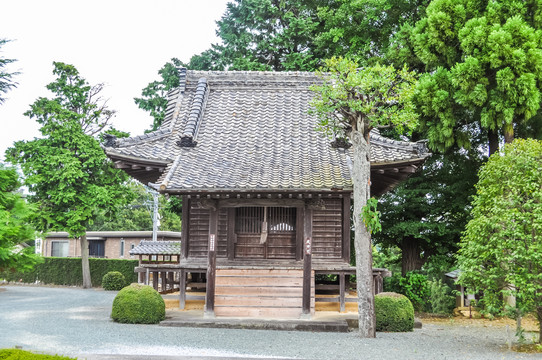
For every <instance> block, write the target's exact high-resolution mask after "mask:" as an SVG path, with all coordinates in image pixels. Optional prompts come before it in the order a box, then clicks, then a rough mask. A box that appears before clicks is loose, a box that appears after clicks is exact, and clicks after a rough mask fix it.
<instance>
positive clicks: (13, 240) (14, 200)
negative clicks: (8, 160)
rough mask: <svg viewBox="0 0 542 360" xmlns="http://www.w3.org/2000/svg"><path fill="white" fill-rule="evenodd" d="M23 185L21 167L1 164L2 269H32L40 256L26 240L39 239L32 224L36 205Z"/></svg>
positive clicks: (0, 262)
mask: <svg viewBox="0 0 542 360" xmlns="http://www.w3.org/2000/svg"><path fill="white" fill-rule="evenodd" d="M20 186H21V184H20V182H19V176H18V175H17V171H16V170H15V169H14V168H8V167H5V166H4V165H3V164H0V272H1V271H5V270H12V271H15V270H17V271H25V270H30V269H31V268H32V267H33V266H34V265H35V264H36V263H37V262H38V261H39V260H40V258H39V257H38V256H37V255H36V254H34V247H33V246H28V244H26V243H28V242H32V241H34V240H35V239H36V231H35V230H34V228H33V227H32V226H31V225H30V223H31V220H32V216H33V215H34V209H33V208H32V207H31V206H30V205H28V204H27V203H26V201H25V200H24V199H23V197H22V194H21V193H20V192H19V191H18V189H19V187H20Z"/></svg>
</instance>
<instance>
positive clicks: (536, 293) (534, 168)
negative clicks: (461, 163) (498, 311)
mask: <svg viewBox="0 0 542 360" xmlns="http://www.w3.org/2000/svg"><path fill="white" fill-rule="evenodd" d="M476 190H477V193H476V196H475V198H474V201H473V210H472V220H470V221H469V223H468V224H467V227H466V231H465V234H464V236H463V238H462V240H461V244H460V245H461V249H460V250H459V256H458V259H459V267H460V269H461V270H462V271H463V273H462V274H461V276H460V281H461V282H462V283H463V284H465V285H466V286H468V287H471V288H472V289H473V290H475V291H478V290H481V291H484V294H485V296H484V301H486V303H487V304H489V305H490V306H493V308H496V307H498V306H499V299H500V296H499V295H501V294H503V295H510V294H512V295H515V296H516V297H517V299H518V303H519V304H520V306H522V307H523V308H524V310H525V309H527V310H528V309H533V308H536V309H537V312H538V315H539V320H542V318H540V316H542V275H541V274H542V142H541V141H537V140H532V139H529V140H522V139H516V140H514V142H513V143H512V144H509V145H506V146H505V147H504V151H503V153H502V154H499V153H496V154H494V155H492V156H491V157H490V159H489V161H488V162H487V164H486V165H485V166H484V167H483V168H482V170H481V171H480V180H479V182H478V185H477V186H476ZM509 284H512V285H513V286H512V287H510V286H508V285H509ZM491 294H494V296H491Z"/></svg>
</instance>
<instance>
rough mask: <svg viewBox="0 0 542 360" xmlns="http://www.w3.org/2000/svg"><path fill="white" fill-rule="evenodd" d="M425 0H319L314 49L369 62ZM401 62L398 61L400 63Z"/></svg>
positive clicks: (383, 50)
mask: <svg viewBox="0 0 542 360" xmlns="http://www.w3.org/2000/svg"><path fill="white" fill-rule="evenodd" d="M428 3H429V0H415V1H413V0H365V1H351V0H339V1H322V4H321V5H318V19H319V20H320V21H321V23H322V26H323V29H322V31H320V32H319V33H318V34H317V35H316V41H315V42H316V44H317V46H318V49H321V51H322V52H324V53H326V57H330V56H348V57H350V58H355V59H359V61H360V62H362V63H363V64H364V65H370V64H371V63H374V62H375V61H380V59H381V58H382V57H383V56H385V55H386V54H387V53H388V51H389V48H390V46H392V43H390V41H391V40H392V35H393V34H395V33H397V32H398V31H399V29H400V27H401V26H402V25H406V24H414V23H415V22H416V21H418V20H419V19H420V16H422V15H424V13H425V7H426V6H427V4H428ZM401 64H402V63H401Z"/></svg>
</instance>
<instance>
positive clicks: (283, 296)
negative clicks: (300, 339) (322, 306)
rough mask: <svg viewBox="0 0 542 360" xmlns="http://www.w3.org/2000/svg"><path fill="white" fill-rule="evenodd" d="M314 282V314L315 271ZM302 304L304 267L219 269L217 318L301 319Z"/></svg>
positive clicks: (312, 288) (312, 307)
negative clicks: (301, 268) (300, 268)
mask: <svg viewBox="0 0 542 360" xmlns="http://www.w3.org/2000/svg"><path fill="white" fill-rule="evenodd" d="M311 284H312V286H311V313H314V302H315V301H314V272H313V273H312V279H311ZM302 303H303V270H297V269H217V270H216V287H215V316H217V317H219V316H223V317H262V318H299V317H300V316H301V314H302V310H303V309H302Z"/></svg>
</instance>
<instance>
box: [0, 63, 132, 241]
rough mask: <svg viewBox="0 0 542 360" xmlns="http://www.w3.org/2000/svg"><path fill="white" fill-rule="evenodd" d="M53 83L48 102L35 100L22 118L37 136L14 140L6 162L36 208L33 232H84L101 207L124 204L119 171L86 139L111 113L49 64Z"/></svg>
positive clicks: (68, 72) (70, 71) (70, 70)
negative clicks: (17, 171) (18, 172)
mask: <svg viewBox="0 0 542 360" xmlns="http://www.w3.org/2000/svg"><path fill="white" fill-rule="evenodd" d="M53 73H54V74H55V75H57V79H56V80H55V81H54V82H52V83H50V84H49V85H48V86H47V88H48V89H49V90H51V91H52V92H53V94H54V98H52V99H48V98H43V97H42V98H39V99H38V100H36V101H35V102H34V103H33V104H32V105H31V106H30V110H29V111H27V112H26V113H25V115H27V116H29V117H30V118H33V119H36V121H37V122H38V123H39V124H40V125H41V128H40V132H41V134H42V137H41V138H36V139H34V140H31V141H17V142H16V143H15V144H14V147H12V148H10V149H8V150H7V152H6V158H7V159H8V160H9V161H11V162H12V163H14V164H19V165H20V166H21V169H22V171H23V174H24V175H25V185H27V186H28V188H29V191H30V193H31V194H32V195H31V196H29V199H30V200H31V201H32V202H35V203H36V205H37V207H36V208H37V209H39V212H40V216H39V217H37V219H38V223H37V225H38V228H39V230H49V229H50V230H57V231H67V232H68V233H69V234H70V236H72V237H81V236H83V235H84V234H85V232H86V229H87V227H88V225H89V224H90V223H91V222H92V221H93V219H94V218H95V216H96V215H97V214H98V213H99V212H100V211H101V210H103V209H114V208H115V205H116V204H117V203H118V202H119V201H122V200H124V196H125V194H124V187H123V186H122V183H123V181H124V180H125V179H126V175H124V174H123V173H122V172H121V171H119V170H117V169H114V167H113V165H112V163H111V162H110V161H108V159H107V158H106V156H105V153H104V152H103V150H102V149H101V147H100V144H99V143H98V141H97V140H96V138H94V137H93V136H91V135H96V134H98V132H99V131H100V130H102V129H104V128H105V126H106V124H107V121H109V119H110V118H111V116H112V114H113V112H112V111H110V110H109V109H107V106H106V104H105V103H104V102H101V101H100V99H99V91H98V89H101V87H99V86H98V87H95V86H90V85H88V84H87V82H86V81H85V80H84V79H83V78H82V77H81V76H80V75H79V72H78V71H77V69H76V68H75V67H73V66H72V65H67V64H64V63H60V62H55V63H54V71H53Z"/></svg>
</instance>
